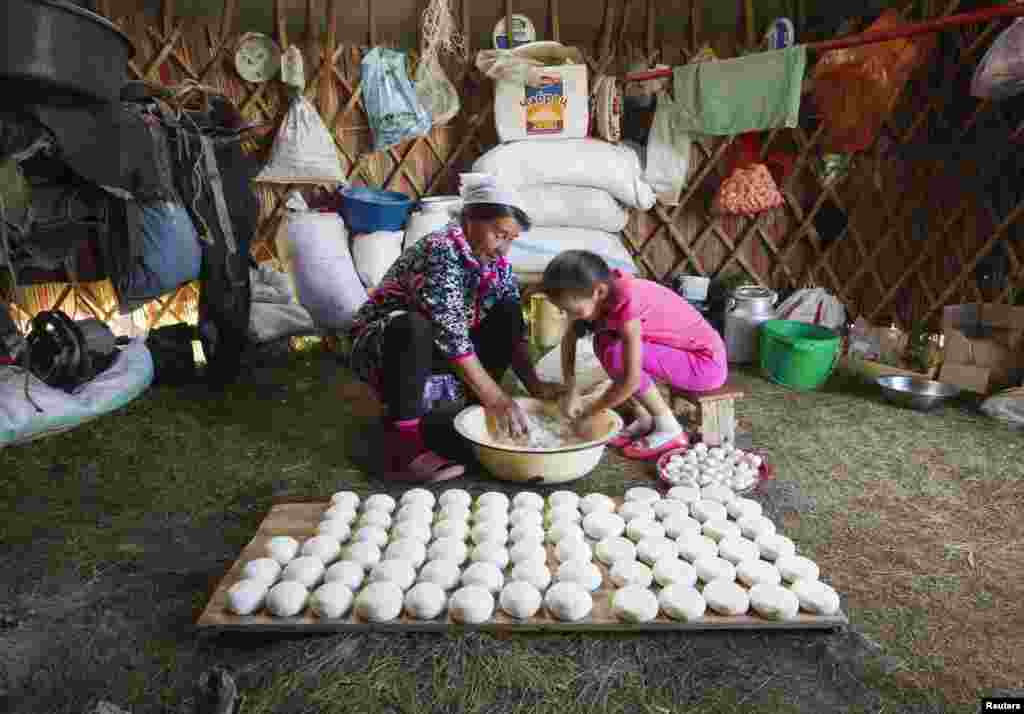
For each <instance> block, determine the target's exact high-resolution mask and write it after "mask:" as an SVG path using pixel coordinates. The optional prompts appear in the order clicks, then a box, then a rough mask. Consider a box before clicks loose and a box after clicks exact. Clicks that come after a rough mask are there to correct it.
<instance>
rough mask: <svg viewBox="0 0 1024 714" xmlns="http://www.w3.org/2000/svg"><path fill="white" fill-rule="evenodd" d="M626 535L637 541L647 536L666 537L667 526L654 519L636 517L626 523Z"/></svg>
mask: <svg viewBox="0 0 1024 714" xmlns="http://www.w3.org/2000/svg"><path fill="white" fill-rule="evenodd" d="M626 537H628V538H629V539H630V540H632V541H634V542H636V543H639V542H640V541H642V540H644V539H646V538H664V537H665V526H663V525H661V524H660V523H658V522H657V521H655V520H652V519H647V518H634V519H633V520H631V521H630V522H629V523H627V524H626Z"/></svg>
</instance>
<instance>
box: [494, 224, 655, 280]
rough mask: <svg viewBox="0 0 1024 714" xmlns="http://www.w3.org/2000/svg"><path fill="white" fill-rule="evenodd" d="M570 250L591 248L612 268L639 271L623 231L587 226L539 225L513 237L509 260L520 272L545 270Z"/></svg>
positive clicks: (630, 271) (631, 271) (515, 269)
mask: <svg viewBox="0 0 1024 714" xmlns="http://www.w3.org/2000/svg"><path fill="white" fill-rule="evenodd" d="M566 250H589V251H590V252H592V253H597V254H598V255H600V256H601V257H602V258H604V259H605V261H607V263H608V266H609V267H610V268H613V269H615V268H618V269H619V270H621V271H623V272H625V273H633V274H636V273H637V272H638V271H637V267H636V263H634V262H633V256H631V255H630V254H629V251H628V250H626V246H624V245H623V244H622V236H621V235H619V234H617V233H605V232H604V231H593V230H587V229H585V228H566V227H545V226H541V227H535V228H533V229H532V230H530V231H528V232H525V233H521V234H520V235H519V238H517V239H516V240H514V241H512V246H511V248H509V252H508V261H509V262H510V263H511V264H512V270H513V271H515V272H516V273H543V272H544V268H546V267H547V265H548V263H550V262H551V260H552V259H553V258H554V257H555V256H556V255H558V254H559V253H561V252H562V251H566Z"/></svg>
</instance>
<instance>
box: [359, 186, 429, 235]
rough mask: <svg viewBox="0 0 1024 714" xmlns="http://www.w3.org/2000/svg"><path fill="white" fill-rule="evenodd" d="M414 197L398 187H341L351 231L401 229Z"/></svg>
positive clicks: (407, 216)
mask: <svg viewBox="0 0 1024 714" xmlns="http://www.w3.org/2000/svg"><path fill="white" fill-rule="evenodd" d="M413 204H414V201H413V200H412V199H411V198H409V197H408V196H406V195H405V194H404V193H399V192H398V191H383V190H381V189H378V188H366V187H365V186H346V187H345V188H343V189H341V217H342V218H344V219H345V223H346V224H348V229H349V230H350V231H351V232H352V233H374V232H376V231H400V230H402V226H404V225H405V221H406V220H407V219H408V218H409V212H410V211H411V210H412V207H413Z"/></svg>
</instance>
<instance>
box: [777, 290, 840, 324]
mask: <svg viewBox="0 0 1024 714" xmlns="http://www.w3.org/2000/svg"><path fill="white" fill-rule="evenodd" d="M775 317H776V318H777V319H779V320H793V321H795V322H805V323H808V324H811V325H820V326H821V327H828V328H830V329H833V330H838V329H840V328H842V327H843V326H844V325H845V324H846V308H845V307H844V306H843V303H841V302H839V300H837V299H836V298H835V297H833V296H832V295H831V294H829V292H828V291H827V290H825V289H824V288H804V289H802V290H797V291H796V292H795V293H793V294H792V295H790V296H789V298H788V299H786V300H785V301H783V302H782V304H780V305H779V306H778V307H777V308H776V309H775Z"/></svg>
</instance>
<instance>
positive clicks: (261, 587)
mask: <svg viewBox="0 0 1024 714" xmlns="http://www.w3.org/2000/svg"><path fill="white" fill-rule="evenodd" d="M268 590H269V585H268V583H267V581H265V580H258V579H256V578H244V579H243V580H239V581H238V582H237V583H235V584H234V585H232V586H231V587H230V588H228V610H230V611H231V612H233V613H235V614H236V615H251V614H252V613H254V612H256V611H257V610H259V609H260V608H261V607H263V604H264V602H266V599H267V591H268Z"/></svg>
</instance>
